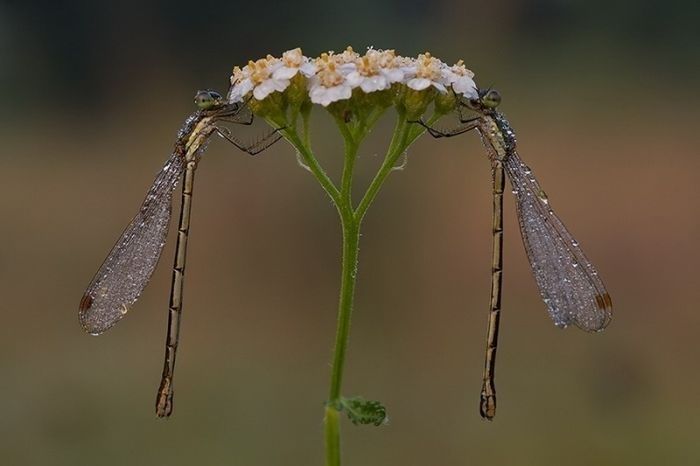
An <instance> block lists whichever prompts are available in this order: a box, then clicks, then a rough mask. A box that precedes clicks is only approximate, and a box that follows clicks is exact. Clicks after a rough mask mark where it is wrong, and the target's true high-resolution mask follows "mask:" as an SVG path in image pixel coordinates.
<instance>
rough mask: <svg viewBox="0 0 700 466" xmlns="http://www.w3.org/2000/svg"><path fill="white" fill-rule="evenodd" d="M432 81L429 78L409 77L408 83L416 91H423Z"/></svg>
mask: <svg viewBox="0 0 700 466" xmlns="http://www.w3.org/2000/svg"><path fill="white" fill-rule="evenodd" d="M431 84H432V82H430V79H427V78H413V79H409V80H408V82H407V83H406V85H407V86H408V87H410V88H411V89H413V90H414V91H422V90H424V89H427V88H429V87H430V85H431Z"/></svg>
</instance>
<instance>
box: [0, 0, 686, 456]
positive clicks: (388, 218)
mask: <svg viewBox="0 0 700 466" xmlns="http://www.w3.org/2000/svg"><path fill="white" fill-rule="evenodd" d="M698 17H700V8H699V7H698V3H697V2H690V1H688V2H661V1H651V2H635V1H631V0H628V1H612V2H601V1H583V0H580V1H578V0H571V1H554V0H538V1H530V2H524V1H502V2H460V1H456V0H442V1H432V2H428V1H420V0H410V1H405V0H404V1H401V2H399V1H388V2H373V1H366V0H356V1H354V2H350V3H348V2H344V3H342V4H340V5H337V6H331V5H329V4H328V3H327V2H320V1H314V2H306V3H305V4H297V3H295V2H290V3H289V4H267V5H266V4H262V3H260V2H257V3H256V2H250V3H242V2H218V1H213V0H201V1H198V2H196V3H192V4H190V3H185V2H165V1H160V2H128V1H127V2H119V3H118V5H117V2H88V1H83V2H65V3H62V2H24V3H21V2H2V3H1V4H0V49H1V51H0V98H1V100H2V102H3V105H2V107H0V138H1V140H2V142H3V147H2V151H1V152H2V155H1V156H0V170H1V171H2V180H3V184H4V185H3V192H4V195H3V196H2V197H1V198H0V217H1V218H2V219H3V222H2V224H3V225H2V233H1V236H0V238H2V248H0V283H1V284H2V285H0V286H1V289H2V300H1V301H0V302H1V304H0V306H2V307H1V308H0V315H1V317H2V325H1V326H0V458H1V460H0V461H1V462H2V464H7V465H81V464H99V465H125V464H129V465H161V464H169V465H194V464H203V465H219V464H232V465H253V464H255V465H285V466H292V465H299V466H307V465H320V464H322V462H323V449H322V406H323V402H324V399H325V397H326V393H327V386H328V377H329V361H330V354H331V346H332V338H333V336H334V328H335V311H336V300H337V287H338V279H339V263H338V262H339V256H340V239H339V228H338V226H337V223H338V222H337V218H336V213H335V212H334V210H333V208H332V207H331V205H330V203H329V202H328V200H327V199H326V196H325V194H324V193H323V192H322V191H321V189H320V187H319V186H318V185H317V184H316V183H315V181H314V180H313V178H312V177H311V176H310V175H309V174H308V173H307V172H305V171H303V170H301V169H299V168H298V167H297V165H296V163H295V160H294V153H293V151H292V150H291V149H290V148H289V147H288V146H286V145H284V144H282V143H280V144H278V145H276V146H275V147H273V148H272V149H271V150H269V151H268V152H266V153H264V154H263V155H261V156H260V157H258V158H250V157H248V156H246V155H245V154H242V153H240V152H237V151H235V150H233V149H232V148H231V147H229V146H226V145H225V144H223V143H222V142H220V141H217V142H215V143H213V144H212V145H211V147H210V149H209V151H208V152H207V154H206V157H205V160H204V163H202V164H201V166H200V170H199V171H198V174H199V175H198V180H197V184H198V186H197V188H198V189H197V193H196V195H195V201H194V202H195V207H194V216H193V227H192V236H191V244H190V250H189V253H190V254H189V261H188V277H187V290H186V302H185V314H186V315H185V317H184V324H183V329H182V344H181V347H180V349H181V351H180V357H179V358H178V374H177V382H176V387H177V388H176V403H175V405H176V409H175V414H174V417H173V418H172V419H170V420H168V421H159V420H157V419H156V418H155V415H154V413H153V402H154V396H155V390H156V386H157V383H158V380H159V376H160V370H161V367H162V366H161V364H162V359H161V358H162V353H163V340H164V334H165V323H166V314H167V313H166V306H167V296H168V286H169V280H170V270H169V265H170V263H171V261H172V249H173V244H172V243H170V244H168V246H167V247H166V251H165V254H164V258H163V261H162V263H161V264H160V267H159V269H158V270H157V272H156V274H155V276H154V278H153V280H152V282H151V285H150V286H149V287H148V288H147V290H146V292H145V293H144V295H143V296H142V298H141V300H140V301H139V302H138V304H137V306H136V308H135V309H134V311H133V312H132V313H131V315H130V316H129V318H127V319H125V320H124V321H123V322H122V323H121V324H120V325H118V326H117V327H116V328H114V329H113V330H112V331H110V332H108V333H107V334H105V335H103V336H101V337H99V338H94V337H90V336H88V335H86V334H84V333H83V331H82V330H81V328H80V327H79V325H78V322H77V306H78V302H79V300H80V297H81V295H82V292H83V289H84V287H85V286H86V285H87V284H88V282H89V280H90V278H91V277H92V274H93V273H94V272H95V270H96V269H97V267H98V266H99V265H100V263H101V261H102V259H103V258H104V256H105V255H106V253H107V252H108V250H109V249H110V247H111V246H112V244H113V242H114V240H115V239H116V238H117V236H118V235H119V233H120V232H121V230H122V228H123V227H124V225H126V223H127V222H128V221H129V219H130V218H131V216H132V215H133V214H134V213H135V212H136V210H137V208H138V206H139V203H140V202H141V200H142V196H143V195H144V193H145V192H146V189H147V187H148V186H149V184H150V183H151V181H152V179H153V176H154V174H155V173H156V171H157V170H158V169H159V168H160V166H161V164H162V162H163V161H164V160H165V158H166V157H167V155H168V153H169V151H170V149H171V146H172V143H173V141H174V137H175V132H176V130H177V128H178V127H179V126H180V124H181V122H182V120H183V119H184V117H185V116H186V115H187V114H188V113H190V112H191V111H192V110H193V105H192V96H193V95H194V91H195V90H197V89H198V88H207V87H212V88H218V89H220V90H222V91H224V90H225V89H226V85H227V79H228V76H229V73H230V70H231V67H232V66H233V65H234V64H244V63H245V62H246V61H247V60H248V59H251V58H253V59H255V58H257V57H261V56H264V55H265V54H267V53H272V54H275V55H279V54H280V53H281V52H283V51H284V50H287V49H290V48H294V47H296V46H301V47H302V48H303V49H304V51H305V52H306V53H307V54H309V55H316V54H318V53H320V52H322V51H324V50H328V49H335V50H339V49H342V48H344V47H345V46H346V45H347V44H351V45H353V46H354V47H355V49H356V50H359V51H362V50H364V48H365V47H367V46H369V45H373V46H375V47H378V48H396V49H397V51H398V52H400V53H402V54H404V55H413V54H417V53H420V52H423V51H425V50H429V51H431V52H432V53H433V54H434V55H436V56H438V57H440V58H442V59H444V60H445V61H448V62H454V61H456V60H457V59H459V58H464V60H465V62H466V63H467V66H468V67H470V68H472V69H473V70H474V71H475V72H476V74H477V80H478V82H479V83H480V84H481V85H482V86H488V85H493V86H495V87H497V88H498V89H499V90H500V91H501V93H502V94H503V96H504V103H503V110H504V112H505V113H506V114H507V115H508V117H509V118H510V120H511V122H512V123H513V125H514V126H515V128H516V130H517V132H518V137H519V147H520V152H521V154H522V156H523V157H524V159H525V160H526V161H528V162H529V163H530V165H531V166H532V167H533V168H534V170H535V172H536V173H537V175H538V177H539V179H540V182H541V183H542V185H543V186H544V187H545V189H546V190H547V192H548V194H549V196H550V199H552V200H553V205H554V206H555V208H556V209H557V212H558V213H559V214H560V216H561V217H562V218H563V219H564V221H565V222H566V223H567V225H568V226H569V228H570V229H571V230H572V231H573V232H574V234H575V235H576V237H577V238H578V239H579V241H581V243H582V244H583V245H584V247H585V250H586V251H587V253H588V255H589V256H590V258H591V259H592V260H593V261H594V262H595V264H596V265H597V266H598V268H599V270H600V272H601V274H602V275H603V277H604V278H605V280H606V283H607V285H608V288H609V290H610V293H611V294H612V297H613V301H614V303H615V317H614V320H613V322H612V324H611V325H610V327H609V328H608V329H607V330H606V331H605V332H604V333H603V334H600V335H588V334H584V333H583V332H580V331H578V330H576V329H568V330H559V329H557V328H555V327H554V325H552V323H551V321H550V320H549V317H548V316H547V313H546V312H545V310H544V306H543V304H542V302H541V300H540V298H539V295H538V293H537V290H536V287H535V283H534V280H533V279H532V277H531V276H530V272H529V269H528V265H527V261H526V258H525V254H524V252H523V249H522V245H521V241H520V238H519V233H518V231H517V224H516V220H515V214H514V211H513V204H512V198H510V197H509V198H508V200H507V208H508V212H507V214H508V215H507V218H506V229H507V231H506V245H505V247H506V250H505V254H506V255H505V260H506V263H505V265H506V271H505V294H504V300H503V302H504V315H503V320H502V333H501V345H500V351H499V364H498V376H497V386H498V390H499V396H500V398H499V413H498V416H497V417H496V420H495V421H494V422H493V423H487V422H483V421H482V420H481V419H480V418H479V415H478V412H477V411H478V410H477V404H478V403H477V401H478V393H479V388H480V377H481V369H482V358H483V346H484V337H485V326H486V310H487V303H488V293H489V264H490V247H491V245H490V179H489V167H488V163H487V161H486V159H485V156H484V152H483V150H482V148H481V146H480V143H479V141H478V138H477V137H476V135H467V136H464V137H461V138H454V139H450V140H444V141H442V140H441V141H435V140H432V139H430V138H424V139H422V140H420V141H419V142H418V143H417V144H416V145H415V146H414V147H413V149H412V150H411V152H410V154H409V160H408V165H407V167H406V169H405V170H404V171H402V172H396V173H394V174H393V175H392V176H391V177H390V178H389V180H388V182H387V184H386V186H385V188H384V190H383V192H382V193H381V194H380V196H379V198H378V200H377V202H376V203H375V205H374V206H373V208H372V209H371V210H370V212H369V215H368V217H367V220H366V223H365V225H364V236H363V239H362V245H361V249H362V250H361V258H360V270H359V274H360V275H359V283H358V292H357V300H356V307H355V318H354V321H353V329H352V335H351V343H350V352H349V356H348V366H347V372H346V379H345V380H346V383H345V389H344V392H345V393H346V394H347V395H354V394H362V395H364V396H366V397H368V398H371V399H379V400H382V401H383V402H384V403H385V404H386V406H387V407H388V409H389V414H390V417H391V422H390V424H389V425H388V426H385V427H382V428H369V427H363V428H361V427H355V426H352V425H351V424H350V423H348V422H346V423H345V424H344V426H343V436H344V437H343V440H344V458H345V463H346V464H348V465H363V466H380V465H381V466H385V465H392V466H393V465H419V466H422V465H454V466H460V465H473V464H490V465H533V466H543V465H590V464H598V465H658V464H667V465H694V464H700V446H699V445H698V442H697V440H696V436H697V432H698V429H699V428H700V406H699V403H698V394H699V392H700V376H699V375H698V365H699V363H698V356H699V355H700V342H698V338H697V330H698V325H699V324H700V313H698V298H699V297H700V292H699V291H698V290H699V287H698V279H697V275H696V268H697V264H698V262H700V248H699V247H698V239H697V238H698V234H699V233H700V217H699V216H698V194H699V192H700V187H699V186H698V184H697V182H695V179H696V177H697V176H698V173H699V172H700V162H699V161H698V160H699V159H698V145H699V144H700V131H698V128H697V126H698V122H699V121H698V120H699V118H698V103H699V100H700V99H699V97H700V95H699V92H698V90H699V89H700V88H699V87H698V84H697V83H698V79H699V78H700V73H698V59H697V57H698V47H699V46H700V33H699V32H698V31H699V29H698V27H697V19H698ZM315 121H316V124H317V129H316V131H315V136H314V137H315V140H316V144H315V147H316V148H317V150H318V152H319V154H320V158H321V159H322V161H323V163H324V164H325V165H326V166H327V167H328V170H329V171H330V172H332V173H334V174H337V169H338V167H339V157H340V156H339V153H340V152H339V151H340V146H339V142H340V141H339V138H338V137H337V136H336V132H335V131H334V130H332V129H330V126H329V123H328V119H327V118H325V115H323V113H322V112H321V111H318V110H317V111H316V117H315ZM391 124H392V121H391V116H388V117H387V118H386V119H385V120H384V121H383V122H382V124H381V125H382V128H378V129H377V130H376V131H375V132H374V134H373V136H372V138H370V140H369V141H368V143H367V145H366V146H365V148H364V149H363V151H362V158H361V160H360V166H359V175H358V176H357V183H358V184H357V188H356V189H357V191H359V190H360V189H361V187H364V186H365V185H366V183H367V182H368V178H369V176H370V174H371V171H372V170H373V169H374V168H375V167H376V166H377V165H378V164H379V162H380V158H379V157H378V156H377V155H376V154H381V153H383V150H384V148H385V145H386V143H387V142H388V135H389V131H390V127H391Z"/></svg>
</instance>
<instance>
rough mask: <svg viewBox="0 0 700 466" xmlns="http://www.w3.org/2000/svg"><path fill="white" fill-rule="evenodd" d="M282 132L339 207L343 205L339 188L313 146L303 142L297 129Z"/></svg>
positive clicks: (286, 129) (287, 129)
mask: <svg viewBox="0 0 700 466" xmlns="http://www.w3.org/2000/svg"><path fill="white" fill-rule="evenodd" d="M280 133H281V134H282V136H284V138H285V139H286V140H287V141H289V142H290V144H292V146H294V148H295V149H296V150H298V151H299V153H300V154H301V157H302V158H303V159H304V162H305V163H306V165H307V166H308V167H309V170H311V173H313V175H314V176H315V177H316V179H317V180H318V182H319V183H320V184H321V187H322V188H323V189H324V191H326V193H328V195H329V196H330V197H331V199H332V200H333V204H335V206H336V207H337V208H339V206H340V205H341V199H340V191H338V188H337V187H336V186H335V184H333V181H332V180H331V179H330V178H329V177H328V175H326V172H325V171H323V168H321V165H319V163H318V160H316V157H315V156H314V154H313V152H312V151H311V148H310V147H309V146H308V145H306V144H304V143H303V142H302V140H301V139H300V138H299V135H298V134H297V132H296V129H292V128H285V129H281V130H280ZM306 137H308V135H307V136H305V138H306Z"/></svg>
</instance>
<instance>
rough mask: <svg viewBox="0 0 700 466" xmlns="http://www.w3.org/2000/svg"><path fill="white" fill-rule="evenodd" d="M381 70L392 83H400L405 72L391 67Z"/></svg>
mask: <svg viewBox="0 0 700 466" xmlns="http://www.w3.org/2000/svg"><path fill="white" fill-rule="evenodd" d="M381 72H382V74H383V75H384V76H385V77H386V79H387V81H389V82H390V83H398V82H401V81H403V76H404V73H403V71H401V70H400V69H399V68H389V69H385V70H381Z"/></svg>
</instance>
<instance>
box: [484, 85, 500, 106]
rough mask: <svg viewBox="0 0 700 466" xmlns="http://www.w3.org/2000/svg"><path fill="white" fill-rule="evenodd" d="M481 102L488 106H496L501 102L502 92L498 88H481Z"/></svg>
mask: <svg viewBox="0 0 700 466" xmlns="http://www.w3.org/2000/svg"><path fill="white" fill-rule="evenodd" d="M479 102H480V103H481V105H483V106H484V107H486V108H491V109H493V108H496V107H498V106H499V105H500V104H501V94H500V93H499V92H498V91H497V90H496V89H491V88H488V89H481V90H479Z"/></svg>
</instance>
